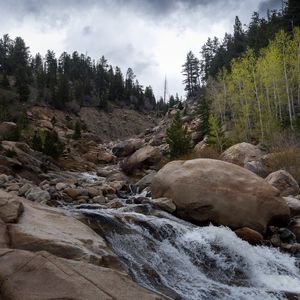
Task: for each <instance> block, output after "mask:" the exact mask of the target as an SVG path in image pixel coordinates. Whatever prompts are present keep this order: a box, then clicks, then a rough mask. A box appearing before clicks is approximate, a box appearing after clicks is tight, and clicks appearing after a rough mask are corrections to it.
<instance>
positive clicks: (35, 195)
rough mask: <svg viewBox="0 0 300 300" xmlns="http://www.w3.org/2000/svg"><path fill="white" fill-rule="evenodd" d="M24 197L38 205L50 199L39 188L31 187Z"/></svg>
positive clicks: (45, 192) (47, 194) (48, 195)
mask: <svg viewBox="0 0 300 300" xmlns="http://www.w3.org/2000/svg"><path fill="white" fill-rule="evenodd" d="M25 196H26V198H27V199H28V200H30V201H33V202H39V203H46V202H47V201H49V200H50V199H51V196H50V194H49V193H48V192H47V191H44V190H42V189H40V188H39V187H32V188H31V189H29V190H28V191H27V192H26V193H25Z"/></svg>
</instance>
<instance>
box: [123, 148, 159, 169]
mask: <svg viewBox="0 0 300 300" xmlns="http://www.w3.org/2000/svg"><path fill="white" fill-rule="evenodd" d="M161 159H162V154H161V152H160V150H159V149H158V148H156V147H152V146H145V147H143V148H141V149H139V150H137V151H136V152H134V153H133V154H132V155H131V156H129V157H128V158H126V159H125V160H124V161H123V162H122V164H121V168H122V170H123V171H124V172H126V173H129V174H130V173H132V172H133V171H134V170H135V169H137V168H141V167H143V166H151V165H155V164H156V163H158V162H159V161H160V160H161Z"/></svg>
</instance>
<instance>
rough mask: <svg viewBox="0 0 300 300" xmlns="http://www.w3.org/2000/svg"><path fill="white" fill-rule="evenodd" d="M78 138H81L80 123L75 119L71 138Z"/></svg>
mask: <svg viewBox="0 0 300 300" xmlns="http://www.w3.org/2000/svg"><path fill="white" fill-rule="evenodd" d="M80 138H81V124H80V122H79V121H76V123H75V129H74V134H73V139H75V140H78V139H80Z"/></svg>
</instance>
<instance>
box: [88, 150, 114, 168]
mask: <svg viewBox="0 0 300 300" xmlns="http://www.w3.org/2000/svg"><path fill="white" fill-rule="evenodd" d="M82 157H83V158H84V159H85V160H87V161H89V162H92V163H94V164H99V163H111V162H113V161H114V160H115V156H113V155H112V154H111V153H109V152H107V151H106V150H104V149H101V148H93V149H92V150H91V151H89V152H88V153H86V154H84V155H83V156H82Z"/></svg>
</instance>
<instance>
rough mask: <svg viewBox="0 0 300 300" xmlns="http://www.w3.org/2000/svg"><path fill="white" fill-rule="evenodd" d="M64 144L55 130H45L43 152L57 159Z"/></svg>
mask: <svg viewBox="0 0 300 300" xmlns="http://www.w3.org/2000/svg"><path fill="white" fill-rule="evenodd" d="M63 150H64V144H63V143H62V142H61V140H60V139H59V137H58V134H57V132H56V131H47V133H46V137H45V142H44V147H43V152H44V153H45V154H47V155H49V156H51V157H53V158H54V159H58V158H59V157H60V155H61V154H62V153H63Z"/></svg>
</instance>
